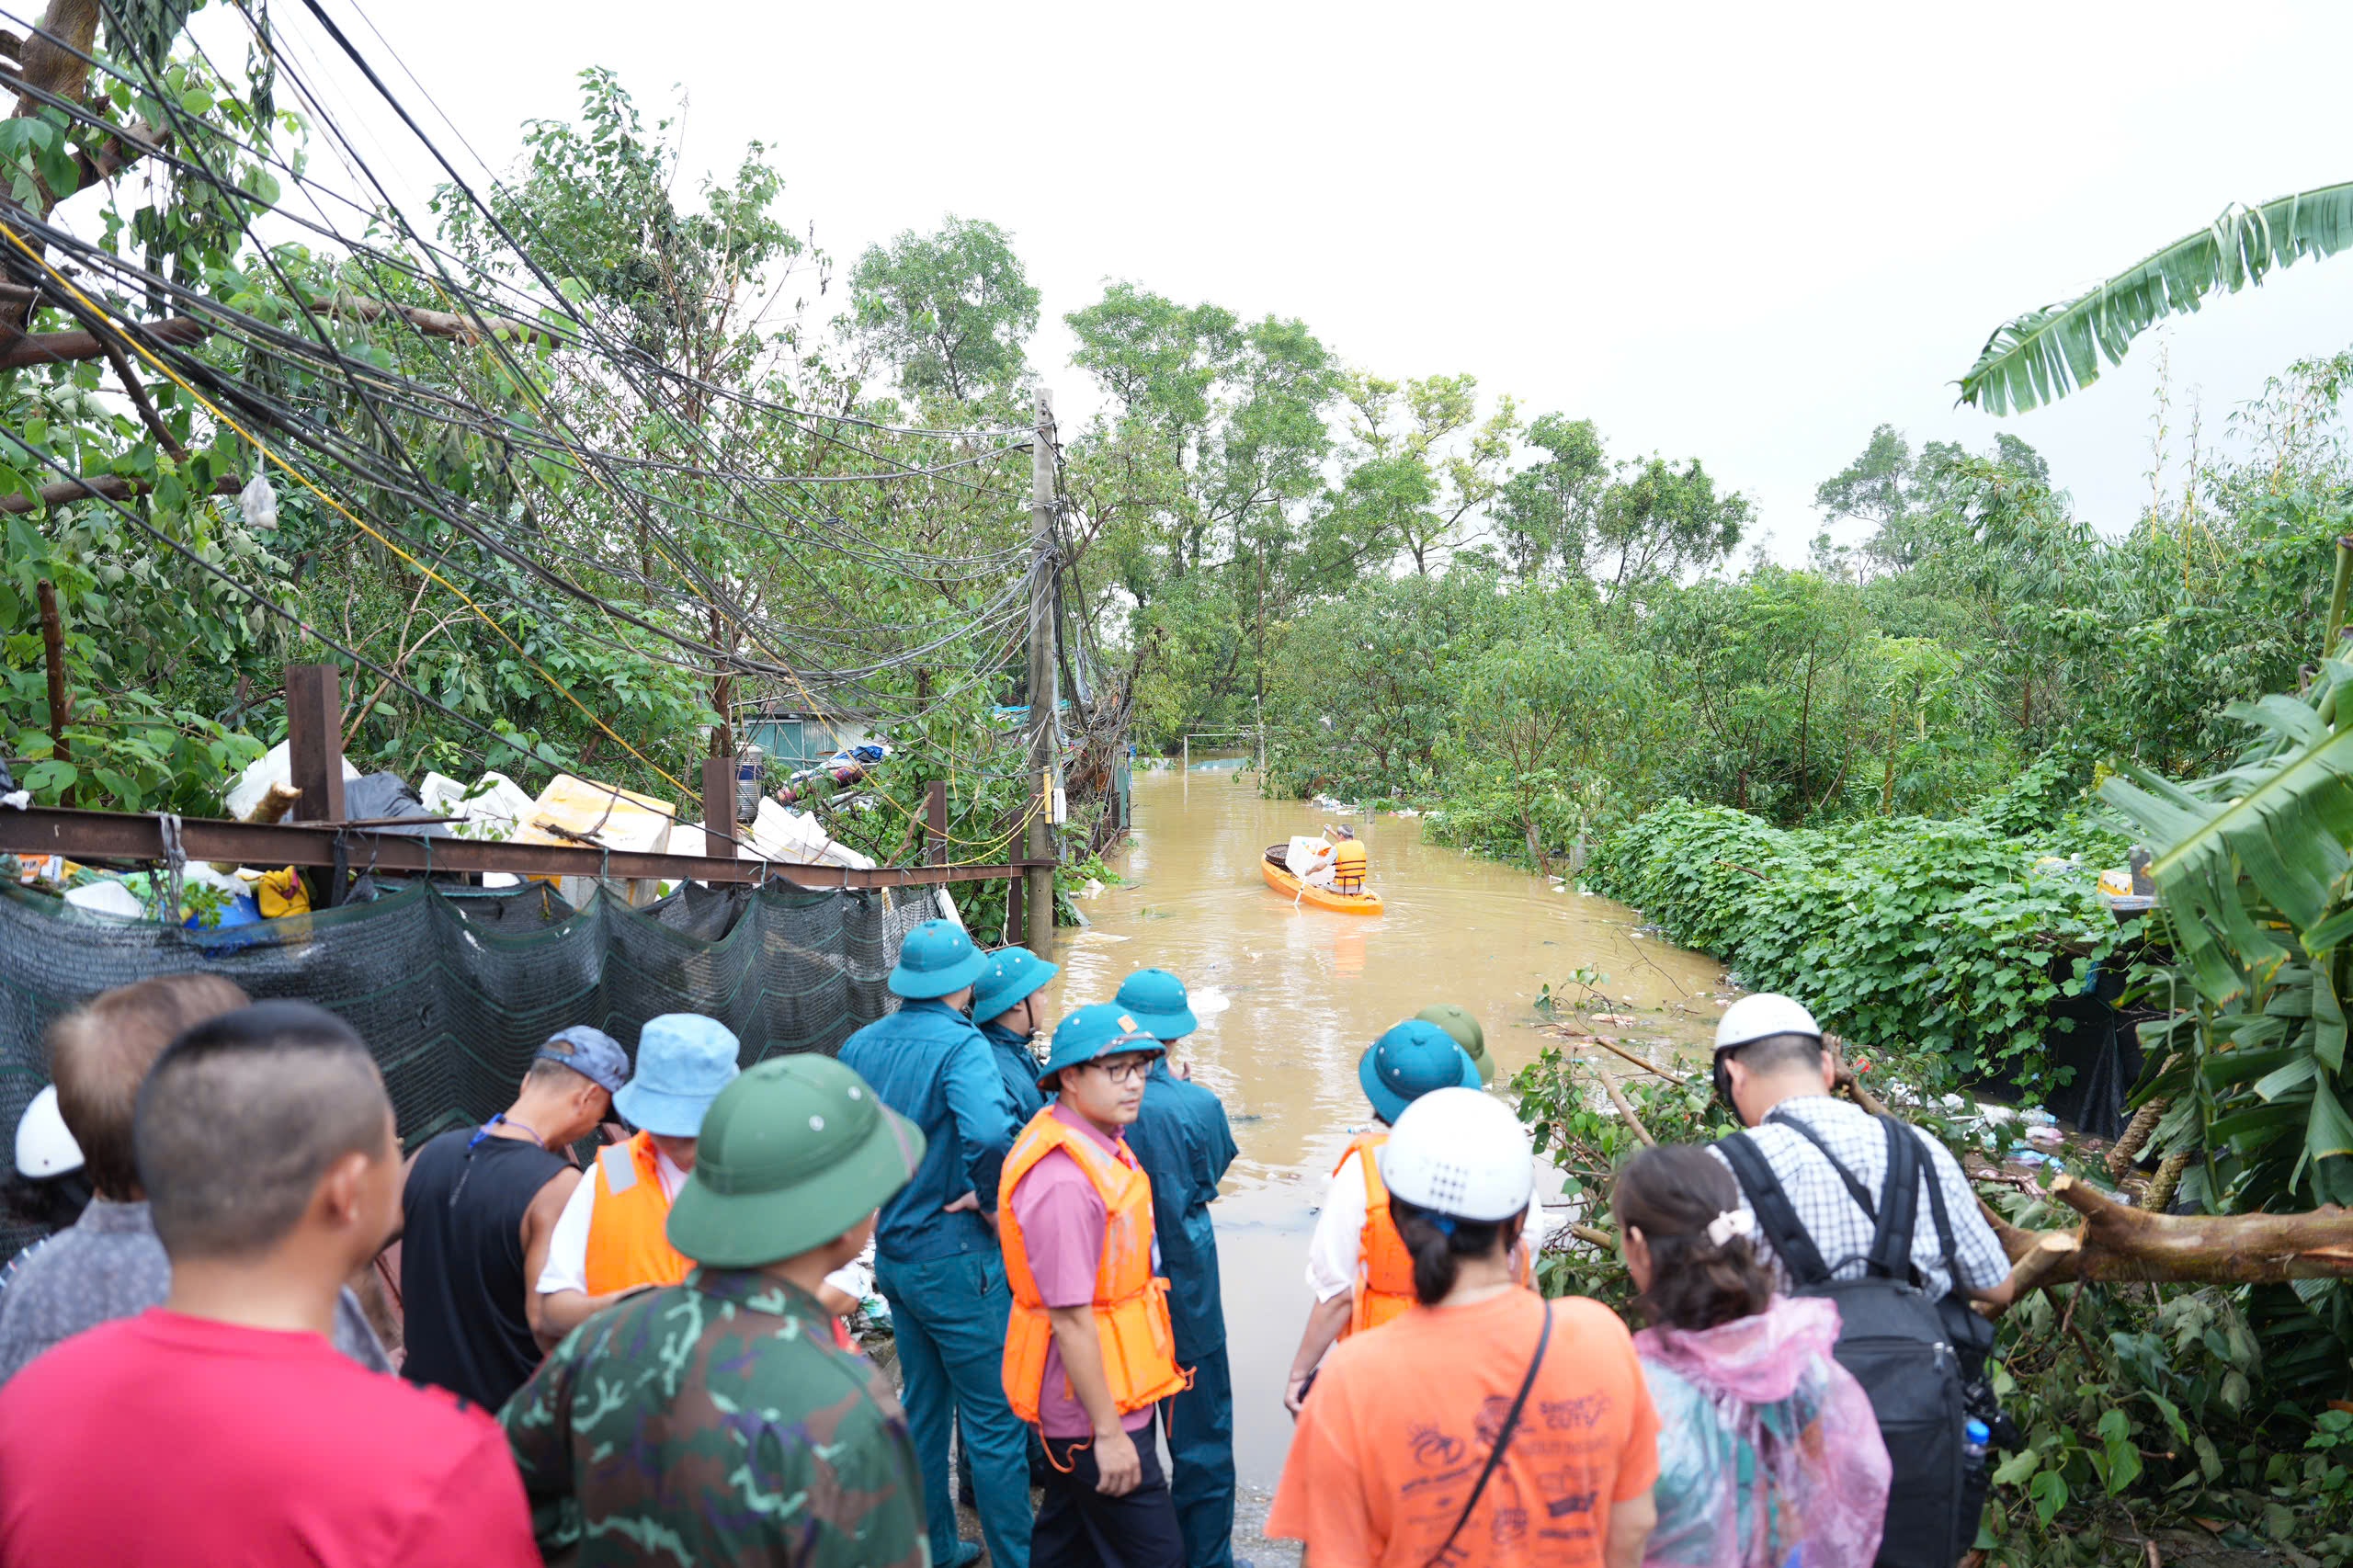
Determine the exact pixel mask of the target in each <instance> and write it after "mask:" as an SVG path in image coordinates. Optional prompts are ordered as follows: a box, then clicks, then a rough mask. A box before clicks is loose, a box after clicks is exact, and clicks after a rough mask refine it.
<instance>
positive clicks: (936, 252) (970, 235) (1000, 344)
mask: <svg viewBox="0 0 2353 1568" xmlns="http://www.w3.org/2000/svg"><path fill="white" fill-rule="evenodd" d="M849 290H850V306H851V314H852V320H853V322H854V324H855V329H856V331H857V333H858V335H859V336H860V337H862V338H863V339H864V340H866V342H868V343H869V344H870V345H871V347H872V348H873V350H874V351H875V352H876V353H877V354H879V355H880V356H881V358H882V359H883V360H884V361H885V362H886V363H888V364H889V365H890V366H891V367H892V369H893V370H894V371H895V372H896V373H897V375H898V380H899V385H900V386H901V387H903V388H904V389H905V391H907V392H909V393H911V394H914V395H916V396H923V395H926V394H930V393H942V394H945V395H946V396H948V397H949V398H952V399H958V400H964V399H972V398H977V397H978V396H980V395H981V394H982V393H983V392H988V391H1006V390H1010V389H1013V388H1016V387H1017V386H1019V385H1020V383H1021V381H1022V379H1023V377H1024V376H1025V375H1026V374H1027V372H1028V369H1029V360H1028V356H1027V346H1028V344H1029V337H1030V335H1031V334H1032V333H1035V332H1036V331H1037V330H1038V298H1039V296H1038V290H1036V289H1035V288H1034V287H1032V286H1031V284H1030V282H1029V276H1028V274H1027V273H1026V272H1025V271H1024V270H1023V268H1022V266H1021V260H1020V258H1019V257H1018V256H1016V255H1014V252H1013V244H1012V241H1011V239H1010V237H1009V236H1007V235H1006V233H1005V231H1004V230H1002V229H1000V228H998V227H997V226H996V225H995V223H990V222H983V221H982V220H979V219H966V218H959V217H956V216H954V215H953V214H950V215H949V218H948V220H947V222H944V223H942V224H941V225H940V227H939V230H938V233H931V234H918V233H915V232H914V231H913V230H907V231H905V232H904V233H901V234H900V235H899V237H898V238H896V239H894V240H892V242H891V243H890V244H888V245H870V246H869V247H867V250H866V254H865V255H863V256H859V257H858V266H857V267H855V268H853V269H852V270H851V272H850V277H849Z"/></svg>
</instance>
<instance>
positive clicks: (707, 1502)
mask: <svg viewBox="0 0 2353 1568" xmlns="http://www.w3.org/2000/svg"><path fill="white" fill-rule="evenodd" d="M499 1419H500V1422H501V1424H502V1425H504V1426H505V1427H506V1440H507V1443H508V1445H509V1446H510V1447H511V1448H512V1449H514V1452H515V1463H516V1466H517V1468H518V1469H519V1470H521V1471H522V1472H523V1484H524V1487H525V1488H526V1489H527V1490H528V1491H529V1494H530V1496H531V1504H532V1513H533V1523H534V1525H535V1527H536V1528H537V1529H538V1531H539V1536H540V1547H541V1549H542V1550H543V1551H548V1552H549V1553H550V1555H551V1560H552V1559H553V1554H554V1553H555V1552H557V1551H561V1550H563V1549H565V1548H568V1547H570V1546H573V1545H574V1544H575V1543H576V1544H577V1545H578V1547H579V1556H578V1558H577V1559H576V1561H577V1562H579V1564H580V1565H581V1568H601V1565H604V1564H615V1565H618V1564H622V1563H630V1564H637V1563H676V1564H679V1565H681V1568H688V1565H693V1568H720V1565H722V1564H737V1563H774V1564H790V1565H791V1568H809V1565H815V1568H836V1565H838V1568H892V1565H895V1564H907V1565H909V1568H923V1565H924V1564H925V1563H926V1562H927V1555H928V1554H927V1546H926V1534H925V1529H924V1517H923V1487H922V1483H921V1481H920V1478H919V1477H918V1475H917V1473H916V1471H915V1449H914V1445H913V1444H912V1443H911V1442H910V1441H909V1439H908V1437H907V1422H906V1415H905V1414H904V1411H902V1410H901V1409H900V1406H899V1401H898V1398H897V1396H896V1395H895V1394H893V1393H892V1390H891V1384H890V1381H889V1380H888V1379H887V1378H885V1377H884V1376H883V1374H882V1373H881V1371H879V1370H877V1369H876V1368H875V1367H874V1364H873V1363H872V1362H870V1361H869V1360H867V1359H866V1358H864V1357H863V1356H858V1355H854V1354H851V1353H849V1352H847V1351H844V1350H842V1349H840V1348H838V1347H837V1346H835V1343H834V1337H833V1327H832V1324H831V1323H830V1321H829V1320H828V1319H827V1317H826V1315H825V1311H824V1308H823V1307H821V1306H819V1305H818V1304H817V1301H816V1300H815V1299H814V1298H813V1297H812V1296H810V1295H808V1294H806V1293H805V1292H803V1291H801V1290H798V1289H796V1288H794V1287H793V1286H790V1285H788V1284H786V1283H784V1282H783V1281H781V1280H779V1279H775V1278H769V1277H768V1276H767V1275H763V1274H759V1273H756V1272H752V1271H750V1270H744V1269H719V1268H709V1269H705V1268H699V1269H697V1270H695V1271H694V1272H693V1273H692V1274H690V1275H688V1277H687V1279H686V1282H685V1283H684V1284H681V1285H674V1286H671V1287H669V1288H667V1289H665V1290H654V1291H649V1292H647V1293H645V1294H644V1295H642V1296H637V1297H633V1298H631V1300H629V1301H624V1302H622V1303H621V1304H620V1305H619V1306H616V1307H614V1308H612V1309H611V1310H610V1311H608V1312H599V1313H598V1314H597V1316H595V1317H593V1318H591V1319H589V1320H588V1321H587V1322H586V1323H585V1324H581V1325H580V1326H579V1327H578V1328H576V1329H574V1331H573V1332H572V1333H571V1335H568V1336H567V1337H566V1338H565V1340H564V1342H563V1344H562V1345H560V1346H557V1347H556V1350H555V1353H554V1354H553V1355H551V1356H550V1357H549V1358H548V1359H547V1360H546V1361H545V1362H544V1363H542V1364H541V1366H540V1369H539V1371H538V1372H536V1373H535V1374H533V1376H532V1378H531V1381H529V1383H526V1384H525V1385H524V1386H523V1388H522V1389H521V1390H520V1391H519V1392H517V1394H516V1395H515V1397H514V1398H513V1399H512V1400H510V1401H509V1402H508V1403H507V1405H506V1410H505V1411H503V1412H501V1413H500V1416H499ZM567 1561H573V1560H567Z"/></svg>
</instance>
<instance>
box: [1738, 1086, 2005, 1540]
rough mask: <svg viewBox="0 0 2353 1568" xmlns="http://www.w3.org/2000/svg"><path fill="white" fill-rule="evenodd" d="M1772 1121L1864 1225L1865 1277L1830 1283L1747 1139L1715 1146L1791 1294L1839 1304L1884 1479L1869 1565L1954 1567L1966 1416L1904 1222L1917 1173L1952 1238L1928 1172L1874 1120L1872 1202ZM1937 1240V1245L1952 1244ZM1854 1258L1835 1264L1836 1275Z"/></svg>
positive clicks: (1952, 1352)
mask: <svg viewBox="0 0 2353 1568" xmlns="http://www.w3.org/2000/svg"><path fill="white" fill-rule="evenodd" d="M1775 1120H1776V1121H1778V1122H1779V1124H1780V1125H1782V1126H1786V1127H1788V1128H1789V1129H1790V1131H1793V1132H1795V1133H1796V1134H1798V1136H1799V1137H1801V1138H1802V1139H1804V1140H1805V1141H1806V1142H1808V1143H1811V1144H1812V1145H1813V1148H1814V1151H1815V1152H1816V1153H1819V1154H1820V1155H1821V1156H1822V1157H1823V1159H1824V1160H1825V1161H1826V1162H1828V1164H1829V1165H1830V1168H1831V1169H1832V1170H1833V1171H1835V1172H1836V1173H1837V1176H1838V1178H1839V1181H1840V1183H1841V1185H1843V1186H1844V1187H1846V1188H1847V1195H1848V1196H1849V1197H1850V1198H1852V1199H1854V1201H1855V1203H1856V1205H1857V1207H1859V1209H1861V1210H1862V1211H1863V1212H1864V1214H1865V1215H1866V1216H1868V1217H1869V1218H1870V1220H1871V1221H1872V1225H1873V1231H1872V1235H1871V1244H1870V1253H1869V1255H1868V1256H1866V1257H1865V1258H1864V1259H1863V1266H1864V1271H1863V1277H1862V1278H1859V1279H1834V1278H1831V1274H1832V1266H1828V1265H1825V1264H1824V1260H1823V1256H1822V1254H1821V1251H1820V1249H1818V1248H1817V1247H1816V1246H1815V1245H1814V1243H1813V1237H1812V1236H1809V1235H1808V1234H1806V1231H1805V1226H1804V1224H1803V1222H1802V1221H1800V1220H1799V1218H1798V1216H1797V1210H1796V1209H1795V1207H1794V1206H1793V1205H1792V1204H1791V1203H1790V1198H1789V1194H1788V1193H1787V1192H1786V1191H1784V1190H1783V1188H1782V1186H1781V1181H1780V1178H1779V1176H1776V1175H1775V1174H1774V1173H1773V1168H1772V1166H1771V1165H1769V1164H1768V1162H1767V1160H1766V1158H1765V1155H1764V1152H1763V1151H1762V1150H1760V1149H1758V1148H1757V1147H1756V1144H1755V1142H1752V1141H1751V1140H1750V1138H1749V1136H1748V1134H1747V1133H1745V1132H1735V1133H1733V1135H1732V1136H1731V1137H1729V1138H1725V1139H1723V1140H1722V1141H1720V1142H1718V1143H1717V1144H1716V1148H1717V1150H1718V1151H1719V1152H1720V1153H1722V1155H1723V1156H1724V1159H1725V1161H1726V1163H1727V1164H1729V1165H1731V1166H1732V1171H1733V1176H1734V1178H1735V1179H1737V1180H1738V1181H1739V1183H1740V1186H1741V1188H1742V1190H1744V1191H1745V1192H1746V1193H1747V1195H1748V1201H1749V1204H1750V1206H1751V1207H1752V1208H1754V1209H1755V1210H1756V1221H1757V1228H1758V1229H1760V1230H1761V1231H1763V1232H1764V1233H1765V1237H1766V1239H1767V1240H1768V1241H1769V1242H1771V1243H1772V1244H1773V1250H1774V1251H1775V1252H1776V1253H1778V1254H1779V1256H1780V1259H1781V1262H1782V1265H1783V1267H1786V1268H1787V1269H1788V1270H1789V1273H1790V1284H1791V1290H1790V1293H1791V1294H1792V1295H1798V1296H1818V1297H1823V1298H1826V1299H1827V1300H1829V1301H1833V1302H1835V1303H1836V1305H1837V1308H1838V1318H1839V1331H1838V1343H1837V1344H1836V1346H1835V1347H1834V1348H1833V1352H1832V1353H1833V1354H1834V1355H1835V1356H1836V1358H1837V1359H1838V1363H1839V1365H1841V1366H1843V1367H1845V1368H1846V1369H1847V1371H1849V1372H1850V1373H1852V1374H1853V1375H1854V1378H1855V1381H1857V1382H1858V1383H1860V1384H1861V1385H1862V1389H1863V1392H1864V1393H1865V1394H1866V1395H1868V1396H1869V1397H1870V1402H1871V1411H1872V1413H1873V1414H1874V1415H1876V1416H1878V1418H1879V1428H1880V1436H1881V1439H1882V1440H1883V1441H1884V1442H1885V1443H1886V1445H1887V1456H1888V1460H1889V1462H1890V1466H1891V1468H1892V1471H1893V1473H1892V1475H1891V1476H1890V1477H1889V1484H1888V1494H1887V1517H1886V1526H1885V1529H1884V1531H1883V1533H1882V1534H1881V1538H1880V1547H1879V1556H1878V1557H1877V1558H1876V1559H1875V1560H1874V1561H1875V1562H1876V1564H1877V1568H1951V1565H1952V1564H1953V1562H1956V1561H1958V1560H1959V1559H1960V1557H1961V1554H1962V1553H1963V1552H1965V1551H1968V1550H1969V1547H1970V1544H1971V1543H1972V1541H1973V1540H1975V1539H1976V1535H1977V1519H1976V1516H1975V1515H1974V1514H1973V1513H1971V1512H1969V1509H1970V1506H1971V1500H1970V1498H1969V1496H1968V1493H1967V1474H1966V1472H1967V1465H1966V1461H1965V1457H1964V1455H1963V1452H1962V1449H1961V1425H1962V1423H1963V1422H1964V1421H1966V1420H1967V1419H1968V1412H1967V1409H1966V1392H1965V1387H1964V1381H1963V1378H1962V1374H1961V1360H1960V1357H1959V1354H1958V1352H1957V1351H1956V1349H1955V1347H1954V1345H1953V1342H1952V1335H1951V1333H1950V1331H1949V1329H1948V1328H1947V1327H1946V1325H1945V1323H1944V1320H1943V1314H1942V1313H1941V1312H1939V1310H1938V1303H1937V1302H1935V1301H1930V1300H1929V1299H1928V1298H1927V1295H1926V1294H1925V1293H1924V1292H1923V1291H1922V1290H1921V1289H1920V1287H1919V1284H1918V1282H1917V1278H1918V1277H1917V1274H1916V1273H1915V1270H1914V1268H1913V1267H1912V1232H1913V1223H1914V1221H1915V1219H1916V1218H1917V1216H1918V1212H1919V1202H1920V1178H1921V1176H1922V1174H1923V1172H1924V1170H1925V1171H1926V1174H1927V1177H1928V1188H1929V1205H1930V1208H1931V1210H1932V1212H1933V1214H1934V1215H1935V1217H1936V1218H1937V1219H1938V1221H1941V1222H1942V1223H1941V1224H1940V1228H1941V1229H1943V1230H1944V1231H1945V1233H1946V1238H1949V1235H1950V1222H1949V1216H1948V1215H1946V1214H1945V1212H1944V1204H1943V1200H1942V1198H1941V1195H1940V1194H1939V1193H1938V1191H1937V1186H1936V1172H1935V1170H1934V1169H1933V1168H1929V1167H1928V1165H1927V1158H1926V1156H1925V1155H1924V1154H1923V1153H1922V1152H1921V1148H1920V1144H1919V1142H1918V1140H1917V1137H1916V1135H1915V1133H1914V1131H1912V1129H1911V1128H1910V1127H1909V1126H1907V1125H1905V1124H1904V1123H1903V1122H1899V1121H1897V1120H1895V1119H1893V1118H1892V1117H1891V1118H1882V1119H1881V1121H1882V1122H1883V1124H1884V1130H1885V1132H1886V1136H1887V1183H1886V1185H1885V1186H1884V1187H1881V1189H1880V1193H1879V1196H1878V1199H1877V1201H1876V1202H1874V1201H1873V1199H1872V1197H1871V1193H1870V1189H1869V1188H1868V1187H1864V1186H1863V1184H1862V1183H1861V1181H1860V1180H1859V1179H1858V1178H1857V1177H1856V1176H1855V1174H1854V1173H1853V1172H1852V1171H1849V1170H1848V1169H1847V1167H1846V1165H1844V1164H1843V1163H1841V1162H1840V1161H1839V1159H1838V1158H1837V1156H1836V1155H1835V1154H1833V1153H1830V1151H1829V1149H1828V1148H1827V1147H1826V1146H1825V1145H1824V1142H1823V1141H1822V1139H1821V1138H1820V1137H1818V1136H1817V1135H1816V1134H1815V1133H1814V1131H1813V1129H1812V1128H1809V1127H1806V1126H1804V1125H1802V1123H1801V1122H1800V1121H1799V1119H1797V1118H1796V1117H1794V1116H1790V1117H1778V1118H1775ZM1946 1238H1940V1241H1942V1242H1943V1244H1944V1245H1946V1246H1948V1247H1949V1245H1950V1242H1949V1239H1946ZM1852 1261H1854V1260H1853V1259H1851V1258H1847V1259H1842V1260H1841V1261H1840V1263H1839V1264H1838V1265H1837V1266H1836V1267H1844V1266H1845V1265H1846V1264H1847V1263H1850V1262H1852ZM1978 1501H1980V1502H1982V1501H1983V1499H1982V1497H1980V1498H1979V1499H1978Z"/></svg>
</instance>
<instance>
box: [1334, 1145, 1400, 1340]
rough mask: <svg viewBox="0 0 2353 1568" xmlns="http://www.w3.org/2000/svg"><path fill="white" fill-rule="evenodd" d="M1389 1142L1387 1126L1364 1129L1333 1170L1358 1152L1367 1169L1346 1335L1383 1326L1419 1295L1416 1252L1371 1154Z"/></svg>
mask: <svg viewBox="0 0 2353 1568" xmlns="http://www.w3.org/2000/svg"><path fill="white" fill-rule="evenodd" d="M1386 1142H1389V1134H1388V1133H1387V1132H1359V1133H1358V1134H1357V1136H1356V1138H1355V1139H1354V1140H1353V1141H1351V1142H1349V1144H1348V1146H1347V1151H1346V1152H1345V1153H1342V1154H1341V1155H1340V1164H1339V1165H1335V1166H1333V1167H1332V1174H1333V1175H1334V1176H1337V1175H1339V1174H1340V1166H1341V1165H1347V1163H1348V1155H1349V1154H1354V1155H1355V1156H1356V1157H1357V1168H1358V1170H1360V1171H1362V1172H1363V1173H1364V1230H1363V1233H1361V1235H1360V1236H1359V1238H1358V1243H1357V1283H1356V1293H1355V1307H1354V1310H1353V1311H1351V1312H1349V1313H1348V1325H1347V1327H1346V1328H1344V1329H1342V1330H1341V1331H1340V1335H1341V1336H1342V1337H1343V1338H1346V1337H1347V1335H1351V1334H1354V1333H1355V1332H1356V1331H1357V1330H1358V1329H1360V1328H1379V1327H1380V1326H1381V1324H1384V1323H1387V1322H1388V1321H1389V1320H1390V1319H1391V1318H1393V1317H1397V1316H1399V1315H1401V1314H1402V1313H1404V1311H1405V1309H1406V1308H1408V1307H1410V1306H1412V1305H1413V1304H1414V1301H1415V1295H1414V1255H1413V1254H1412V1253H1411V1252H1409V1251H1407V1250H1406V1247H1405V1238H1404V1237H1403V1236H1401V1235H1399V1234H1398V1233H1397V1221H1394V1220H1392V1219H1391V1218H1390V1217H1389V1188H1388V1187H1387V1186H1386V1185H1385V1184H1384V1183H1383V1182H1382V1181H1381V1166H1380V1165H1379V1163H1378V1162H1376V1161H1375V1160H1374V1159H1373V1157H1372V1156H1373V1151H1375V1150H1377V1149H1379V1148H1380V1147H1381V1145H1382V1144H1383V1143H1386Z"/></svg>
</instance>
